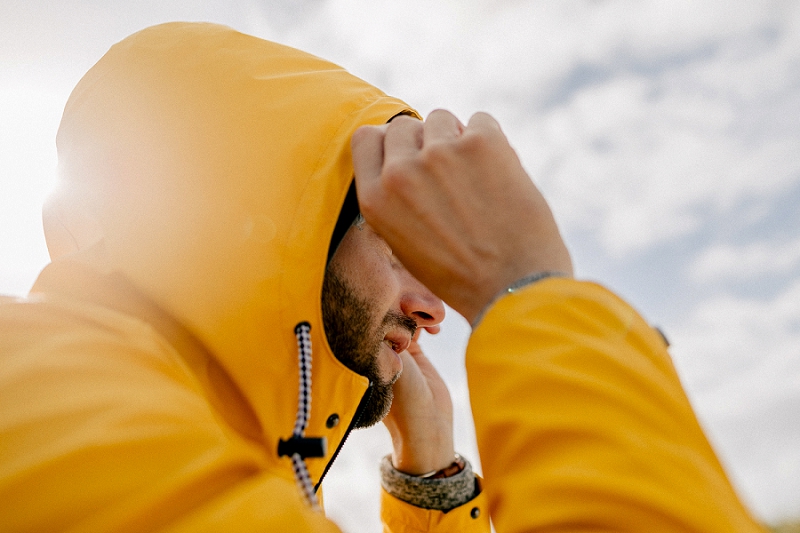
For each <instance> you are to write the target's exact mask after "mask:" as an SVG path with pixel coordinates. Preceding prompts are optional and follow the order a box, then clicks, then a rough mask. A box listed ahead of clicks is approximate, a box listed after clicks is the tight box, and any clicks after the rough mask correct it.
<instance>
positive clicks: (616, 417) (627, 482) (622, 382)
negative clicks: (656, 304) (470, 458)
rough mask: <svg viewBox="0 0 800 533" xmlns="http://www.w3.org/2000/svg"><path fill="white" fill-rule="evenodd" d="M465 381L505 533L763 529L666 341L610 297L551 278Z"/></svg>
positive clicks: (507, 312)
mask: <svg viewBox="0 0 800 533" xmlns="http://www.w3.org/2000/svg"><path fill="white" fill-rule="evenodd" d="M701 356H702V354H698V357H701ZM467 373H468V379H469V389H470V397H471V402H472V409H473V415H474V419H475V427H476V430H477V438H478V447H479V449H480V454H481V462H482V466H483V475H484V477H485V479H484V492H485V494H486V496H487V497H488V500H489V508H490V510H491V515H492V520H493V523H494V525H495V527H496V528H497V531H498V533H517V532H523V531H525V532H529V531H548V532H553V533H555V532H560V531H565V532H566V531H647V532H676V533H677V532H681V533H686V532H697V533H700V532H702V533H713V532H723V531H724V532H732V531H736V532H746V531H762V530H761V528H760V527H759V526H758V525H757V524H756V523H755V522H754V521H753V519H752V518H751V517H750V515H749V514H748V512H747V511H746V510H745V509H744V508H743V506H742V504H741V503H740V501H739V499H738V498H737V496H736V494H735V493H734V490H733V489H732V488H731V485H730V483H729V481H728V479H727V477H726V475H725V473H724V471H723V468H722V467H721V465H720V463H719V461H718V460H717V457H716V456H715V454H714V451H713V450H712V449H711V447H710V446H709V444H708V441H707V440H706V437H705V436H704V434H703V431H702V430H701V428H700V426H699V424H698V422H697V420H696V418H695V415H694V413H693V411H692V408H691V406H690V404H689V402H688V400H687V398H686V396H685V394H684V391H683V389H682V387H681V384H680V382H679V380H678V376H677V375H676V373H675V370H674V368H673V365H672V362H671V359H670V357H669V355H668V353H667V351H666V347H665V345H664V342H663V340H662V337H661V336H660V335H659V334H658V333H657V332H656V331H655V330H653V329H651V328H650V327H649V326H648V325H647V324H646V323H645V322H644V321H643V320H642V319H641V318H640V317H639V315H638V314H637V313H636V312H635V311H634V310H633V309H632V308H631V307H630V306H628V305H627V304H626V303H624V302H623V301H621V300H620V299H619V298H617V297H616V296H614V295H613V294H611V293H610V292H608V291H607V290H605V289H604V288H602V287H600V286H598V285H595V284H592V283H587V282H579V281H574V280H567V279H549V280H544V281H541V282H538V283H536V284H534V285H532V286H530V287H528V288H526V289H525V290H521V291H519V292H518V293H514V294H510V295H507V296H505V297H503V298H502V299H501V300H499V301H498V302H497V303H496V305H494V306H493V307H492V308H491V309H490V310H489V312H488V313H487V314H486V315H485V317H484V318H483V320H482V322H481V323H480V325H479V326H478V327H477V328H476V330H475V331H474V332H473V335H472V338H471V340H470V343H469V347H468V350H467Z"/></svg>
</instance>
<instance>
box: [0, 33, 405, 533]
mask: <svg viewBox="0 0 800 533" xmlns="http://www.w3.org/2000/svg"><path fill="white" fill-rule="evenodd" d="M398 113H410V114H413V111H411V110H410V109H409V108H408V107H407V105H406V104H404V103H403V102H401V101H399V100H396V99H394V98H390V97H387V96H386V95H384V94H383V93H381V92H380V91H379V90H377V89H375V88H374V87H372V86H370V85H368V84H367V83H365V82H364V81H362V80H360V79H358V78H356V77H354V76H352V75H350V74H348V73H347V72H346V71H344V70H343V69H341V68H340V67H338V66H336V65H333V64H331V63H328V62H326V61H324V60H321V59H319V58H317V57H314V56H311V55H309V54H306V53H303V52H300V51H297V50H294V49H291V48H287V47H284V46H280V45H277V44H274V43H270V42H267V41H263V40H260V39H256V38H254V37H249V36H246V35H242V34H240V33H237V32H235V31H233V30H230V29H228V28H224V27H220V26H217V25H211V24H183V23H174V24H166V25H162V26H158V27H154V28H149V29H147V30H144V31H142V32H140V33H138V34H135V35H133V36H131V37H129V38H128V39H126V40H124V41H122V42H121V43H119V44H117V45H115V46H114V47H113V48H112V49H111V50H110V51H109V52H108V53H107V54H106V55H105V56H104V57H103V58H102V59H101V60H100V61H99V62H98V64H97V65H96V66H95V67H93V68H92V69H91V70H90V71H89V72H88V73H87V74H86V76H85V77H84V78H83V79H82V80H81V82H80V83H79V84H78V86H77V87H76V88H75V90H74V91H73V94H72V96H71V97H70V99H69V102H68V103H67V105H66V108H65V111H64V116H63V120H62V123H61V127H60V129H59V132H58V138H57V143H58V154H59V172H60V176H61V184H60V186H59V189H58V190H57V192H56V193H55V194H54V196H53V197H52V199H51V200H50V202H49V203H48V205H47V206H46V209H45V212H44V215H45V217H44V218H45V232H46V237H47V242H48V248H49V249H50V252H51V258H52V259H53V261H52V263H51V264H50V265H49V266H48V267H47V268H46V269H45V270H44V272H43V273H42V274H41V276H40V277H39V279H38V280H37V282H36V285H35V286H34V288H33V291H32V292H31V294H30V296H29V298H26V299H16V300H15V299H3V300H2V301H1V302H0V530H2V531H4V532H11V531H15V532H16V531H46V532H55V531H75V532H101V531H114V532H125V531H130V532H143V531H175V532H178V531H187V532H188V531H192V532H197V531H292V532H294V531H297V532H301V531H334V530H336V527H335V526H334V525H333V524H332V523H331V522H329V521H327V520H326V519H325V518H324V516H323V515H322V514H321V513H317V512H314V511H312V510H310V508H309V507H307V506H306V504H305V503H304V502H302V501H301V498H300V496H299V492H298V490H297V488H296V486H295V482H294V477H293V474H292V469H291V464H290V462H289V460H288V459H287V458H286V457H283V458H281V457H278V455H277V445H278V440H279V439H280V438H288V437H289V436H290V435H291V433H292V429H293V427H294V421H295V412H296V407H297V396H298V392H297V391H298V363H297V342H296V339H295V334H294V327H295V325H296V324H297V323H299V322H301V321H307V322H309V323H310V324H311V340H312V346H313V353H314V356H313V357H314V362H313V376H312V381H313V395H312V404H311V419H310V422H309V426H308V429H307V431H306V434H307V435H309V436H321V437H326V438H327V442H328V451H327V456H326V457H325V458H321V459H309V460H308V466H309V470H310V472H311V477H312V479H313V480H314V481H316V480H318V479H319V478H320V476H321V475H322V471H323V469H324V467H325V465H326V464H327V463H328V460H329V459H330V457H331V455H332V454H333V452H334V450H336V448H337V446H338V445H339V443H340V441H341V440H342V437H343V435H344V433H345V430H346V428H347V427H348V424H349V422H350V420H351V419H352V418H353V415H354V412H355V410H356V407H357V405H358V402H359V401H360V399H361V397H362V395H363V393H364V391H365V390H366V388H367V380H366V379H365V378H363V377H361V376H359V375H356V374H354V373H353V372H350V371H349V370H347V369H346V368H345V367H344V366H343V365H341V364H340V363H339V362H338V361H337V360H336V359H335V357H334V356H333V354H332V353H331V351H330V348H329V347H328V345H327V342H326V339H325V335H324V332H323V327H322V320H321V309H320V294H321V286H322V279H323V274H324V269H325V265H326V258H327V252H328V244H329V242H330V239H331V234H332V232H333V228H334V224H335V222H336V219H337V216H338V213H339V211H340V209H341V206H342V202H343V200H344V197H345V193H346V191H347V189H348V187H349V185H350V183H351V181H352V177H353V169H352V162H351V155H350V149H349V146H350V137H351V136H352V133H353V132H354V131H355V129H356V128H357V127H358V126H361V125H364V124H382V123H385V122H387V121H388V120H389V119H390V118H391V117H393V116H395V115H397V114H398ZM334 413H335V414H337V415H338V416H339V418H340V420H341V422H340V423H339V424H338V425H337V426H335V427H333V428H328V427H327V425H326V420H327V419H328V417H329V416H330V415H332V414H334ZM375 467H376V468H377V467H378V465H375ZM394 504H397V505H400V502H394ZM388 505H389V506H391V505H393V502H392V501H391V499H390V500H389V503H388ZM400 507H402V505H400ZM389 527H390V528H391V524H390V525H389Z"/></svg>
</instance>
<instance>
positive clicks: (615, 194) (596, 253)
mask: <svg viewBox="0 0 800 533" xmlns="http://www.w3.org/2000/svg"><path fill="white" fill-rule="evenodd" d="M171 20H204V21H212V22H219V23H223V24H227V25H230V26H232V27H234V28H236V29H238V30H240V31H243V32H245V33H251V34H254V35H257V36H259V37H263V38H266V39H271V40H276V41H279V42H282V43H284V44H288V45H292V46H296V47H298V48H301V49H304V50H306V51H309V52H311V53H315V54H317V55H320V56H322V57H325V58H327V59H330V60H332V61H335V62H337V63H339V64H341V65H343V66H345V67H346V68H348V69H349V70H350V71H351V72H353V73H354V74H356V75H358V76H360V77H362V78H364V79H366V80H367V81H370V82H371V83H373V84H375V85H377V86H378V87H380V88H381V89H383V90H384V91H385V92H387V93H389V94H392V95H394V96H398V97H400V98H402V99H404V100H406V101H407V102H409V103H410V104H411V105H412V106H414V107H415V108H417V109H418V110H419V111H420V112H422V113H423V115H425V114H427V113H429V112H430V111H432V110H433V109H436V108H438V107H444V108H447V109H450V110H452V111H453V112H455V113H456V114H457V115H458V116H459V117H460V118H461V119H462V120H464V121H466V120H467V119H468V118H469V116H470V115H471V114H472V113H473V112H475V111H479V110H481V111H488V112H490V113H492V114H493V115H494V116H495V117H496V118H497V119H498V120H499V121H500V123H501V125H502V126H503V128H504V130H505V132H506V134H507V135H508V137H509V139H510V141H511V143H512V145H513V146H514V147H515V149H516V150H517V152H518V153H519V155H520V157H521V159H522V161H523V163H524V165H525V167H526V169H527V170H528V172H529V173H530V175H531V177H532V179H533V180H534V182H535V183H536V184H537V185H538V186H539V187H540V189H541V190H542V191H543V193H544V194H545V196H546V198H547V199H548V200H549V201H550V203H551V206H552V208H553V210H554V212H555V215H556V218H557V221H558V222H559V224H560V227H561V229H562V233H563V235H564V237H565V240H566V242H567V244H568V246H569V247H570V250H571V252H572V255H573V259H574V262H575V264H576V270H577V275H578V277H581V278H584V279H589V280H594V281H597V282H599V283H602V284H604V285H606V286H608V287H609V288H611V289H612V290H614V291H616V292H617V293H619V294H620V295H621V296H622V297H623V298H625V299H626V300H628V301H629V302H631V303H632V304H633V305H634V307H636V308H637V309H638V310H639V311H640V312H641V313H642V314H643V316H645V318H647V319H648V320H649V321H650V322H651V323H652V324H654V325H656V326H658V327H659V328H660V329H661V330H662V331H664V333H665V334H666V335H667V337H668V338H669V340H670V342H671V344H672V346H671V348H670V351H671V353H672V356H673V358H674V361H675V365H676V367H677V369H678V371H679V374H680V376H681V380H682V382H683V384H684V386H685V387H686V390H687V393H688V394H689V397H690V399H691V400H692V403H693V405H694V407H695V409H696V411H697V414H698V418H699V419H700V421H701V423H702V425H703V427H704V428H705V429H706V432H707V434H708V436H709V438H710V440H711V442H712V443H713V445H714V446H715V448H716V449H717V451H718V453H719V455H720V458H721V459H722V462H723V464H724V465H725V467H726V469H727V471H728V473H729V474H730V476H731V478H732V481H733V482H734V484H735V486H736V487H737V489H738V491H739V493H740V494H741V496H742V498H743V499H744V500H745V502H746V503H747V504H748V505H749V506H750V508H751V509H752V510H753V512H754V513H755V514H756V516H758V517H759V518H761V519H763V520H768V521H772V522H775V521H779V520H781V519H783V518H788V517H792V516H795V517H796V516H800V208H799V207H798V206H800V2H797V1H793V0H785V1H782V0H775V1H768V0H749V1H742V0H725V1H721V0H719V1H718V0H672V1H669V2H666V1H653V0H636V1H634V0H582V1H578V0H548V1H541V0H540V1H532V0H438V1H437V0H407V1H405V2H402V3H400V2H389V1H380V0H296V1H292V0H270V1H267V0H262V1H260V2H259V1H255V0H238V1H237V0H226V1H217V0H201V1H188V0H187V1H173V0H159V1H153V0H141V1H139V2H121V1H117V0H102V1H101V0H94V1H88V0H86V1H79V0H71V1H70V2H62V1H56V0H52V1H41V0H38V1H37V0H28V1H26V2H13V1H12V2H3V3H2V5H0V65H1V67H0V293H5V294H13V295H24V294H25V293H26V292H27V290H28V289H29V287H30V285H31V284H32V283H33V281H34V279H35V278H36V275H37V274H38V272H39V270H41V268H42V267H43V266H44V265H45V264H46V262H47V260H48V258H47V250H46V247H45V244H44V238H43V234H42V229H41V218H40V217H41V215H40V213H41V205H42V203H43V201H44V199H45V198H46V196H47V192H48V191H49V190H50V189H51V188H52V187H53V186H54V184H55V168H56V155H55V133H56V130H57V127H58V123H59V120H60V116H61V111H62V109H63V106H64V104H65V102H66V100H67V98H68V96H69V92H70V90H71V89H72V87H74V86H75V84H76V83H77V82H78V80H79V79H80V77H81V76H82V75H83V74H84V73H85V72H86V71H87V70H88V69H89V68H90V67H91V65H92V64H93V63H94V62H95V61H97V60H98V59H99V58H100V57H101V56H102V54H103V53H105V51H106V50H107V49H108V48H109V47H110V46H111V45H112V44H114V43H115V42H117V41H119V40H121V39H123V38H124V37H126V36H127V35H129V34H130V33H133V32H135V31H137V30H139V29H142V28H144V27H146V26H149V25H152V24H156V23H160V22H166V21H171ZM468 334H469V328H468V327H467V325H466V324H465V323H464V321H463V320H462V319H460V317H458V316H457V315H456V314H455V313H453V312H451V313H450V317H449V318H448V319H447V321H446V323H445V328H444V331H443V333H441V334H440V335H438V336H437V337H432V338H428V339H425V341H426V342H425V348H426V351H427V353H428V355H429V356H430V357H431V358H432V360H433V361H434V363H435V364H436V366H437V367H438V368H439V369H440V371H441V372H442V374H443V375H444V376H445V377H446V379H447V380H448V383H449V386H450V389H451V392H452V394H453V396H454V403H455V405H456V410H457V411H456V424H457V425H456V442H457V447H458V448H459V451H461V452H462V453H463V454H464V455H465V456H467V457H469V458H470V459H471V460H472V462H473V463H474V464H476V466H478V467H479V458H478V456H477V450H476V447H475V441H474V434H473V429H472V425H471V420H470V415H469V400H468V396H467V389H466V382H465V375H464V371H463V349H464V346H465V345H466V342H467V337H468ZM389 450H390V441H389V439H388V434H387V433H386V431H385V430H384V429H383V428H382V427H376V428H374V429H370V430H364V431H361V432H358V433H356V434H355V435H354V437H353V438H352V439H351V441H349V442H348V446H347V447H346V448H345V452H344V453H343V454H342V456H341V457H340V459H339V460H338V461H337V464H336V465H335V466H334V467H333V469H332V471H331V477H330V479H329V480H328V481H326V486H325V490H326V493H325V500H326V507H327V509H328V514H329V516H331V517H332V518H333V519H334V520H336V521H337V522H339V524H340V525H341V526H342V527H343V528H345V530H347V531H378V530H379V529H380V527H379V525H378V524H379V521H378V510H377V509H378V472H377V463H378V460H379V458H380V457H381V456H382V455H384V454H386V453H388V451H389ZM478 469H479V468H478Z"/></svg>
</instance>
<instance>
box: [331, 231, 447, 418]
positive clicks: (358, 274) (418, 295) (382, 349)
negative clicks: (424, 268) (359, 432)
mask: <svg viewBox="0 0 800 533" xmlns="http://www.w3.org/2000/svg"><path fill="white" fill-rule="evenodd" d="M322 317H323V322H324V326H325V333H326V335H327V337H328V343H329V344H330V346H331V349H332V350H333V353H334V355H335V356H336V357H337V359H339V360H340V361H341V362H342V363H343V364H344V365H345V366H347V367H348V368H350V369H351V370H353V371H354V372H357V373H358V374H361V375H362V376H366V377H367V378H368V379H369V380H370V381H371V382H372V384H373V392H372V397H371V399H370V403H369V405H367V406H366V409H365V411H364V412H363V414H362V416H361V419H360V420H359V423H358V425H357V427H368V426H372V425H374V424H376V423H378V422H379V421H381V420H382V419H383V417H384V416H386V414H387V413H388V412H389V407H390V406H391V404H392V384H393V383H394V382H395V381H396V380H397V378H398V377H399V376H400V373H401V372H402V370H403V362H402V360H401V359H400V355H399V354H400V353H401V352H403V351H404V350H405V349H407V348H408V345H409V343H410V342H411V340H412V339H413V338H415V335H416V332H417V328H429V329H431V330H434V331H435V330H437V329H438V326H436V325H437V324H438V323H439V322H441V321H442V319H444V305H443V304H442V301H441V300H440V299H439V298H437V297H436V296H434V295H433V293H431V292H430V291H429V290H428V289H427V288H426V287H425V286H424V285H422V284H421V283H420V282H419V281H417V279H416V278H414V277H413V276H412V275H411V274H409V273H408V271H407V270H406V269H405V268H403V265H402V264H400V262H399V261H398V260H397V259H396V258H395V257H394V255H393V254H392V250H391V248H389V246H388V245H387V244H386V242H385V241H384V240H383V239H381V237H380V236H378V234H377V233H375V231H374V230H373V229H372V228H371V227H370V226H369V225H368V224H366V223H365V222H360V223H358V224H354V225H353V226H351V227H350V229H349V230H348V232H347V233H346V234H345V236H344V238H343V239H342V242H341V244H340V245H339V247H338V248H337V250H336V253H335V254H334V255H333V258H332V259H331V262H330V264H329V265H328V270H327V272H326V275H325V281H324V283H323V287H322Z"/></svg>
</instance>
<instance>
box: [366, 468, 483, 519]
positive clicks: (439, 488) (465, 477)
mask: <svg viewBox="0 0 800 533" xmlns="http://www.w3.org/2000/svg"><path fill="white" fill-rule="evenodd" d="M381 486H382V487H383V489H384V490H385V491H386V492H388V493H389V494H391V495H392V496H394V497H395V498H397V499H399V500H403V501H404V502H406V503H410V504H411V505H414V506H417V507H421V508H423V509H436V510H439V511H449V510H450V509H455V508H456V507H458V506H460V505H463V504H465V503H467V502H468V501H470V500H472V499H473V498H474V497H475V496H476V495H477V494H478V492H479V491H480V490H479V488H478V484H477V482H476V478H475V474H474V473H473V471H472V465H470V463H469V461H466V460H465V466H464V469H463V470H462V471H461V472H459V473H458V474H456V475H454V476H450V477H446V478H439V479H431V478H422V477H417V476H410V475H408V474H404V473H403V472H400V471H399V470H397V469H395V468H394V466H393V465H392V460H391V456H389V455H387V456H386V457H384V458H383V459H382V460H381Z"/></svg>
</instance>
